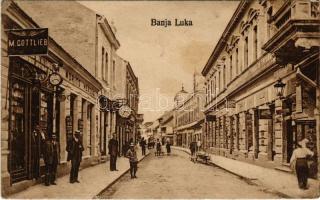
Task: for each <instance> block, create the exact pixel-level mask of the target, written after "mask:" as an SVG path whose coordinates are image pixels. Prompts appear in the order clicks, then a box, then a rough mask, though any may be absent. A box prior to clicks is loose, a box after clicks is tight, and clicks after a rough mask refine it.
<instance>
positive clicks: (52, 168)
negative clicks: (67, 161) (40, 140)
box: [44, 134, 60, 186]
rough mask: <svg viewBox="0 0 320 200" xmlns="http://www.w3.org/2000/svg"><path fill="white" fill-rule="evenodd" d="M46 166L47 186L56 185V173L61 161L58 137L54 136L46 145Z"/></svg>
mask: <svg viewBox="0 0 320 200" xmlns="http://www.w3.org/2000/svg"><path fill="white" fill-rule="evenodd" d="M44 155H45V156H44V157H45V159H44V160H45V164H46V176H45V185H46V186H49V185H50V184H52V185H56V183H55V180H56V173H57V167H58V164H59V160H60V147H59V143H58V142H57V136H56V135H55V134H53V135H52V136H51V139H48V140H47V141H46V143H45V154H44Z"/></svg>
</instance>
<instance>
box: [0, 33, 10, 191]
mask: <svg viewBox="0 0 320 200" xmlns="http://www.w3.org/2000/svg"><path fill="white" fill-rule="evenodd" d="M4 35H5V34H3V36H4ZM3 36H2V37H3ZM2 48H3V47H2ZM1 58H2V61H1V181H2V183H1V189H2V195H4V194H5V193H6V192H7V188H9V187H10V174H9V172H8V166H9V164H10V163H8V160H9V159H8V158H9V153H10V149H9V134H10V131H9V119H10V118H9V86H8V84H9V82H8V74H9V73H8V71H9V58H8V57H4V56H2V57H1Z"/></svg>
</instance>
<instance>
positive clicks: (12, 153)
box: [1, 1, 102, 195]
mask: <svg viewBox="0 0 320 200" xmlns="http://www.w3.org/2000/svg"><path fill="white" fill-rule="evenodd" d="M29 14H30V12H26V11H24V10H22V8H21V7H20V6H19V5H18V4H16V3H14V2H13V1H4V2H3V4H2V28H1V29H2V34H1V41H2V45H1V72H2V73H1V86H2V89H1V96H2V101H1V102H2V107H1V115H2V119H1V124H2V126H1V127H2V128H1V178H2V194H3V195H5V194H8V193H12V192H15V191H18V190H22V189H25V188H26V187H28V186H30V185H32V184H34V183H35V181H34V180H33V179H34V178H37V177H38V175H40V176H42V175H44V171H45V170H44V162H43V159H39V156H40V157H41V155H42V154H40V152H38V153H37V149H39V148H40V143H39V142H37V140H36V139H35V138H36V135H35V134H34V132H35V130H36V129H37V126H40V129H41V130H42V131H43V132H44V134H45V135H46V137H51V135H52V134H56V135H57V138H58V140H59V143H60V148H61V155H60V156H61V160H60V163H59V166H58V174H59V175H62V174H66V173H68V172H69V169H70V166H69V165H70V163H68V162H67V152H66V149H67V146H68V141H70V139H72V136H73V133H74V131H75V130H77V129H80V130H82V131H83V132H84V134H83V138H82V140H83V144H84V146H85V150H84V156H83V162H82V167H85V166H91V163H92V161H93V160H94V158H95V156H96V153H97V152H96V150H95V149H94V147H95V146H96V144H97V143H98V141H97V138H96V134H97V129H96V123H97V121H96V117H95V116H96V115H97V114H98V110H97V105H96V99H97V97H98V94H99V91H100V90H101V89H102V85H101V84H100V82H99V81H98V80H97V79H96V78H95V77H94V76H93V75H92V73H91V71H90V70H91V68H90V66H86V65H84V64H83V63H82V64H81V63H80V62H78V60H76V59H75V58H74V57H73V56H72V55H70V53H69V52H68V51H66V49H64V48H63V47H62V46H61V44H60V43H58V42H57V41H56V40H55V38H54V37H53V36H52V35H51V29H49V39H48V41H47V44H48V53H47V55H31V56H12V57H11V56H10V57H9V56H8V46H9V45H8V33H9V32H10V31H9V32H7V31H4V30H10V29H16V30H17V29H33V28H34V29H38V28H47V27H46V26H45V25H43V24H42V26H40V24H38V23H37V22H36V21H34V20H33V19H32V18H31V17H30V16H29ZM18 34H19V33H18ZM20 34H21V33H20ZM54 66H60V67H59V68H58V70H57V72H56V73H58V74H59V75H60V76H61V77H62V79H63V82H62V84H61V85H59V86H55V87H56V88H54V86H53V85H52V82H51V79H50V78H49V77H51V76H50V74H53V72H55V71H56V69H55V67H54ZM49 79H50V80H49ZM39 161H40V162H39Z"/></svg>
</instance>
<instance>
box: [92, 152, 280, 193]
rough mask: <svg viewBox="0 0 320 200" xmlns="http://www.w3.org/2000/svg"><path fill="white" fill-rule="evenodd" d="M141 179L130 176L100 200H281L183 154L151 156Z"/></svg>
mask: <svg viewBox="0 0 320 200" xmlns="http://www.w3.org/2000/svg"><path fill="white" fill-rule="evenodd" d="M137 176H138V178H137V179H131V178H130V174H129V173H127V174H126V175H125V176H123V177H122V178H121V179H120V180H119V181H118V182H117V183H115V184H114V185H113V186H111V187H110V188H108V189H107V190H106V191H104V192H103V193H102V194H101V195H100V196H99V197H98V198H239V197H241V198H279V196H277V195H276V194H273V193H270V192H266V191H264V190H263V189H262V188H260V187H258V186H255V185H250V184H249V183H247V182H245V181H244V180H241V179H240V178H238V177H237V176H235V175H232V174H230V173H228V172H226V171H224V170H222V169H220V168H217V167H214V166H209V165H205V164H200V163H192V162H191V161H190V160H189V158H188V155H187V154H185V153H183V152H180V151H173V153H172V155H170V156H161V157H155V156H154V153H151V154H150V155H149V156H148V157H147V158H146V159H144V160H143V161H142V162H140V163H139V169H138V172H137Z"/></svg>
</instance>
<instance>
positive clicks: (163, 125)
mask: <svg viewBox="0 0 320 200" xmlns="http://www.w3.org/2000/svg"><path fill="white" fill-rule="evenodd" d="M158 121H159V124H160V125H159V129H160V137H161V139H162V141H166V140H167V139H169V140H170V143H171V144H173V124H174V122H173V110H170V111H166V112H165V113H164V114H163V115H161V116H160V117H159V118H158Z"/></svg>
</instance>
